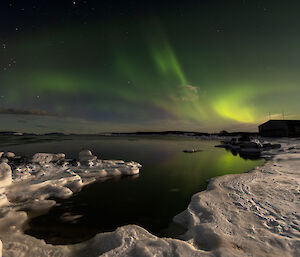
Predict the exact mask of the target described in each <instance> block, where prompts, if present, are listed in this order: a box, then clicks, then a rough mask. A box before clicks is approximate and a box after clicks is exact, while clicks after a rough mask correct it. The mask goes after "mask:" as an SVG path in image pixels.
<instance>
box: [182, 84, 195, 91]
mask: <svg viewBox="0 0 300 257" xmlns="http://www.w3.org/2000/svg"><path fill="white" fill-rule="evenodd" d="M183 87H184V88H186V89H188V90H191V91H193V92H194V93H198V87H195V86H192V85H185V86H183Z"/></svg>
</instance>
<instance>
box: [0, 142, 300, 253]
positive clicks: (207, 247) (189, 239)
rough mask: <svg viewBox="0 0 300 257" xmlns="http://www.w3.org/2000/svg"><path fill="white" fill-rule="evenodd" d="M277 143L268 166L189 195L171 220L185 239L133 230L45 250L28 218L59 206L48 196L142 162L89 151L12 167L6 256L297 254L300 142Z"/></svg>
mask: <svg viewBox="0 0 300 257" xmlns="http://www.w3.org/2000/svg"><path fill="white" fill-rule="evenodd" d="M272 143H280V144H281V145H282V149H273V150H270V151H268V152H266V153H264V154H265V157H266V158H267V159H268V161H267V162H266V163H265V165H263V166H261V167H257V168H255V169H254V170H253V171H251V172H247V173H244V174H238V175H226V176H221V177H217V178H214V179H212V180H211V181H210V183H209V185H208V188H207V190H205V191H203V192H200V193H197V194H195V195H194V196H193V197H192V199H191V202H190V204H189V206H188V207H187V209H186V210H185V211H184V212H182V213H180V214H178V215H177V216H175V217H174V221H175V222H177V223H179V224H181V225H182V226H184V227H185V228H186V233H184V234H183V235H181V236H180V239H172V238H159V237H156V236H154V235H152V234H150V233H149V232H147V231H146V230H145V229H143V228H141V227H139V226H136V225H128V226H123V227H120V228H118V229H117V230H115V231H113V232H109V233H102V234H98V235H96V236H95V237H94V238H92V239H91V240H89V241H86V242H83V243H80V244H76V245H68V246H53V245H48V244H46V243H45V242H44V241H43V240H39V239H36V238H33V237H31V236H28V235H24V233H23V231H22V227H23V225H24V224H25V223H26V221H28V216H27V214H26V213H27V212H28V211H33V210H35V211H41V210H43V209H44V208H46V209H47V208H50V207H52V206H53V204H55V202H54V201H52V200H48V198H49V197H52V196H53V195H55V196H59V197H68V194H69V192H71V193H73V192H74V191H76V190H80V189H81V188H82V186H84V185H86V184H87V183H90V181H95V180H97V179H102V178H103V177H104V178H109V177H110V176H116V175H120V174H127V175H132V174H136V173H137V172H138V171H139V168H140V165H139V164H137V163H135V162H127V163H126V162H123V161H117V160H109V161H104V160H97V159H95V158H93V157H92V158H90V157H91V156H93V155H92V154H89V153H88V152H86V155H84V156H87V157H88V158H87V159H81V163H80V165H79V166H78V165H76V166H75V165H70V164H61V163H60V164H58V163H55V162H41V163H25V164H22V165H20V166H19V170H18V171H17V172H16V170H17V169H13V174H12V175H13V176H12V177H13V183H12V184H11V185H8V186H5V187H4V188H2V189H1V190H0V196H3V195H5V196H7V199H8V201H9V202H7V200H4V202H5V204H4V205H3V207H2V208H0V239H1V240H2V243H3V252H4V256H5V257H10V256H33V257H35V256H41V257H43V256H78V257H81V256H89V257H94V256H95V257H96V256H105V257H110V256H111V257H112V256H114V257H115V256H116V257H121V256H122V257H123V256H132V257H135V256H156V257H159V256H161V257H162V256H164V257H173V256H225V257H227V256H285V257H292V256H295V257H296V256H300V229H299V228H300V215H299V213H300V202H299V192H300V171H299V167H300V141H299V140H291V139H282V140H276V141H274V140H273V141H272ZM89 158H90V159H89ZM2 165H3V164H2ZM6 165H7V164H6ZM6 165H4V166H3V167H5V170H7V166H6ZM15 172H16V173H15ZM28 174H30V175H28ZM65 189H66V190H65ZM68 189H69V190H70V191H68ZM0 199H1V198H0ZM167 204H168V203H166V205H167ZM80 217H81V216H80V215H78V216H77V215H76V216H73V215H72V214H70V213H65V214H64V215H62V217H61V218H62V219H66V220H68V221H70V222H73V221H74V222H75V221H76V219H79V218H80Z"/></svg>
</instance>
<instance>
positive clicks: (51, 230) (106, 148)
mask: <svg viewBox="0 0 300 257" xmlns="http://www.w3.org/2000/svg"><path fill="white" fill-rule="evenodd" d="M14 138H15V137H14ZM14 140H15V139H14ZM14 140H10V141H9V143H7V142H8V141H6V143H5V141H3V140H2V141H0V147H1V148H0V149H1V150H4V151H6V150H11V151H14V152H16V153H17V154H19V155H27V156H31V155H33V154H34V153H36V152H53V153H57V152H62V153H66V155H67V158H76V157H77V155H78V152H79V151H80V150H81V149H83V148H87V149H90V150H92V152H93V153H94V154H95V155H97V156H98V158H100V159H121V160H124V161H131V160H134V161H137V162H139V163H141V164H142V165H143V167H142V169H141V170H140V174H139V175H138V176H135V177H125V178H124V177H123V178H115V179H111V180H108V181H105V182H96V183H94V184H91V185H89V186H87V187H85V188H83V190H82V191H81V192H79V193H76V194H75V195H74V196H73V197H71V198H69V199H67V200H58V201H57V202H58V204H57V206H55V207H54V208H52V209H51V210H50V211H49V212H48V213H47V214H45V215H42V216H38V217H36V218H34V219H32V220H31V222H30V224H29V228H28V229H27V230H26V233H28V234H30V235H32V236H35V237H38V238H42V239H45V241H46V242H48V243H53V244H69V243H76V242H80V241H83V240H86V239H89V238H91V237H92V236H94V235H95V234H97V233H100V232H106V231H113V230H114V229H116V228H117V227H119V226H122V225H127V224H137V225H140V226H142V227H144V228H145V229H147V230H148V231H150V232H152V233H154V234H155V235H159V236H176V234H178V233H180V229H179V227H177V226H176V225H174V224H173V223H172V218H173V217H174V216H175V215H176V214H178V213H180V212H182V211H184V210H185V209H186V208H187V206H188V204H189V202H190V198H191V196H192V195H193V194H195V193H197V192H199V191H202V190H204V189H205V188H206V186H207V182H208V180H209V179H210V178H212V177H216V176H221V175H225V174H234V173H242V172H245V171H248V170H251V169H253V168H254V167H255V166H258V165H262V164H263V160H245V159H242V158H241V157H239V156H234V155H232V153H231V152H228V151H226V150H224V149H221V148H215V147H214V145H216V144H218V143H219V142H217V141H200V140H198V139H192V138H180V137H99V136H98V137H96V136H89V137H83V136H72V137H70V136H69V137H47V138H45V137H43V138H42V137H41V138H39V140H37V139H36V138H21V137H20V138H19V139H17V140H15V141H14ZM192 148H196V149H201V150H202V151H201V152H197V153H192V154H190V153H183V150H184V149H192ZM73 215H75V216H76V217H75V218H76V219H72V218H70V216H73ZM77 215H78V216H77Z"/></svg>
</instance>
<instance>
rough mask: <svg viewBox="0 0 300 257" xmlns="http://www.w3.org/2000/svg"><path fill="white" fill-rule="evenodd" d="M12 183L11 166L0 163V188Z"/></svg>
mask: <svg viewBox="0 0 300 257" xmlns="http://www.w3.org/2000/svg"><path fill="white" fill-rule="evenodd" d="M11 183H12V175H11V168H10V166H9V165H8V164H7V163H4V162H3V163H0V188H1V187H6V186H9V185H10V184H11Z"/></svg>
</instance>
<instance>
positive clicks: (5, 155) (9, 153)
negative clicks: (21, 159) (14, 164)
mask: <svg viewBox="0 0 300 257" xmlns="http://www.w3.org/2000/svg"><path fill="white" fill-rule="evenodd" d="M15 156H16V155H15V153H13V152H7V153H5V154H4V157H6V158H14V157H15Z"/></svg>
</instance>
